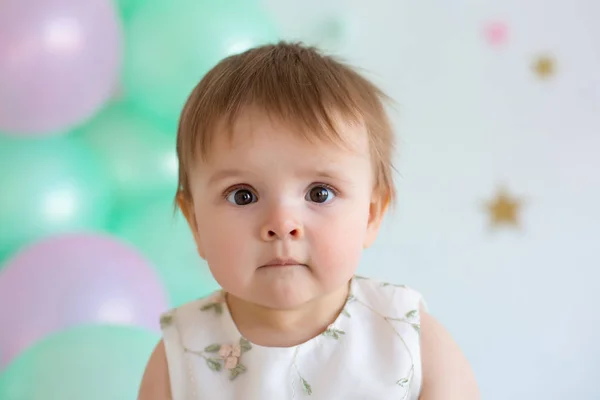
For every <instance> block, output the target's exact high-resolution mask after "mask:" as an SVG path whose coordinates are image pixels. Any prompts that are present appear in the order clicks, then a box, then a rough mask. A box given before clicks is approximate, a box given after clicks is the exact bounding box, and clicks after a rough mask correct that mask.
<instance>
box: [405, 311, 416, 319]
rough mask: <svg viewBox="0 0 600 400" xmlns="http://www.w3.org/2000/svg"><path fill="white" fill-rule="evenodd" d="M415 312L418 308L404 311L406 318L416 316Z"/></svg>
mask: <svg viewBox="0 0 600 400" xmlns="http://www.w3.org/2000/svg"><path fill="white" fill-rule="evenodd" d="M417 312H418V310H410V311H409V312H407V313H406V318H408V319H410V318H414V317H416V316H417Z"/></svg>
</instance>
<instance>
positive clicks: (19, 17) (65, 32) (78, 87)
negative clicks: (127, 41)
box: [0, 0, 122, 135]
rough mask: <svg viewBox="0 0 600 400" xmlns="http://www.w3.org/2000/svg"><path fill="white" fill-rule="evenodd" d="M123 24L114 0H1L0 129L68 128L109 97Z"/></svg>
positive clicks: (42, 131)
mask: <svg viewBox="0 0 600 400" xmlns="http://www.w3.org/2000/svg"><path fill="white" fill-rule="evenodd" d="M121 41H122V29H121V27H120V25H119V19H118V18H117V14H116V12H115V9H114V4H113V2H112V0H85V1H81V0H2V1H1V2H0V130H3V131H6V132H13V134H15V135H42V134H44V135H47V134H52V133H56V132H59V131H66V130H67V129H69V128H71V127H72V126H74V125H76V124H78V123H80V122H82V121H84V120H85V119H87V118H88V117H90V116H91V115H92V114H94V113H95V112H96V111H97V110H98V109H99V108H100V107H101V106H102V104H104V103H105V102H106V101H107V100H108V99H109V98H110V96H111V93H112V90H113V88H114V87H115V82H116V81H117V79H118V76H119V73H120V67H121V53H122V49H121V46H122V44H121Z"/></svg>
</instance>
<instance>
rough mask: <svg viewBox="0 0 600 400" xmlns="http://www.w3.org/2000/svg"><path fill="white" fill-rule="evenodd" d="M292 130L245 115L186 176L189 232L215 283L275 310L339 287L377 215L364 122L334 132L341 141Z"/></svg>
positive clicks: (372, 234) (354, 265) (377, 220)
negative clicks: (317, 138) (189, 201)
mask: <svg viewBox="0 0 600 400" xmlns="http://www.w3.org/2000/svg"><path fill="white" fill-rule="evenodd" d="M292 129H293V128H292V127H290V126H287V125H285V124H282V123H278V122H277V121H274V120H271V119H269V118H268V117H266V116H265V115H263V114H261V113H258V112H250V111H247V112H246V113H244V114H243V115H242V116H241V117H240V118H239V119H238V121H237V123H236V125H235V127H234V133H233V140H232V141H231V142H230V141H229V140H227V135H225V134H223V135H220V136H219V137H218V138H217V139H215V141H214V142H213V143H212V144H211V149H210V157H209V160H208V161H207V162H198V164H197V165H195V168H193V169H192V171H191V174H190V175H191V182H190V185H191V191H192V197H193V205H192V207H193V212H194V214H195V215H192V219H193V222H194V221H195V223H196V226H195V227H194V226H193V225H194V223H193V222H192V229H194V230H195V237H196V241H197V244H198V249H199V251H200V253H201V255H202V256H203V257H204V258H205V259H206V260H207V262H208V264H209V266H210V269H211V271H212V273H213V275H214V277H215V279H216V280H217V282H219V284H220V285H221V286H222V287H223V288H224V289H225V290H226V291H227V292H229V293H231V294H232V295H234V296H236V297H239V298H241V299H243V300H246V301H249V302H253V303H255V304H260V305H262V306H265V307H271V308H278V309H285V308H291V307H295V306H297V305H300V304H302V303H304V302H307V301H310V300H312V299H316V298H317V297H319V296H322V295H325V294H328V293H331V292H333V291H334V290H337V289H339V288H340V287H341V286H342V285H344V284H346V283H347V281H348V280H349V279H350V278H351V276H352V275H353V274H354V272H355V270H356V268H357V266H358V263H359V258H360V255H361V252H362V249H363V248H364V247H365V246H366V245H368V244H370V242H371V241H372V240H373V239H374V237H375V235H376V233H377V229H378V227H379V223H380V219H381V213H379V212H377V211H378V208H380V207H381V204H380V202H379V201H378V199H377V198H376V197H374V196H373V182H374V180H373V175H374V174H373V167H372V163H371V159H370V155H369V145H368V138H367V134H366V132H365V130H364V127H362V126H345V127H342V128H341V132H342V134H343V136H344V138H345V140H346V142H347V144H348V145H347V146H340V145H335V144H327V143H310V142H309V141H307V140H306V139H303V138H302V136H301V135H300V134H298V133H297V132H294V131H292ZM281 264H284V265H281Z"/></svg>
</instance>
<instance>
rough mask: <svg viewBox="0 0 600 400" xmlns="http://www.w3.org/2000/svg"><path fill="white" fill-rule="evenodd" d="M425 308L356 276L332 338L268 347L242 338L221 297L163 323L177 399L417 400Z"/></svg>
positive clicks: (406, 293) (398, 289)
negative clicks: (421, 316) (421, 330)
mask: <svg viewBox="0 0 600 400" xmlns="http://www.w3.org/2000/svg"><path fill="white" fill-rule="evenodd" d="M421 307H423V308H424V307H425V305H424V303H423V300H422V297H421V295H420V294H419V293H418V292H416V291H414V290H413V289H411V288H408V287H406V286H404V285H393V284H389V283H385V282H379V281H375V280H371V279H367V278H363V277H359V276H355V277H354V278H353V279H352V282H351V283H350V292H349V295H348V299H347V301H346V304H345V307H344V309H343V311H342V312H341V313H340V315H339V316H338V317H337V319H336V320H335V322H334V323H332V324H331V325H329V327H328V328H327V329H326V330H325V332H323V333H322V334H320V335H318V336H317V337H315V338H313V339H310V340H308V341H307V342H305V343H302V344H300V345H297V346H294V347H263V346H259V345H255V344H253V343H250V342H249V341H248V340H246V339H245V338H244V337H242V336H241V334H240V332H239V331H238V329H237V327H236V325H235V323H234V321H233V320H232V318H231V315H230V313H229V310H228V308H227V304H226V302H225V301H224V295H223V292H222V291H218V292H215V293H213V294H212V295H210V296H208V297H206V298H203V299H199V300H196V301H192V302H190V303H187V304H185V305H183V306H181V307H178V308H176V309H174V310H171V311H169V312H167V313H165V314H163V315H162V316H161V327H162V331H163V341H164V345H165V350H166V355H167V363H168V370H169V376H170V380H171V393H172V399H173V400H199V399H211V400H212V399H222V400H228V399H244V400H245V399H247V400H271V399H276V400H285V399H310V400H314V399H327V400H331V399H344V400H350V399H378V400H379V399H386V400H387V399H398V400H399V399H404V400H417V399H418V397H419V393H420V390H421V349H420V338H419V336H420V308H421Z"/></svg>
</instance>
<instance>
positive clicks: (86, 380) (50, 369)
mask: <svg viewBox="0 0 600 400" xmlns="http://www.w3.org/2000/svg"><path fill="white" fill-rule="evenodd" d="M16 328H17V327H13V328H12V329H16ZM159 339H160V338H159V335H158V334H157V333H150V332H147V331H144V330H142V329H140V328H133V327H117V326H84V327H78V328H74V329H70V330H67V331H63V332H59V333H57V334H54V335H51V336H49V337H47V338H46V339H45V340H43V341H41V342H40V343H38V344H37V345H35V346H34V347H32V348H30V349H28V350H26V351H25V352H24V353H22V354H21V355H20V356H19V357H17V358H16V359H15V360H14V361H13V362H12V363H11V364H9V366H8V368H7V369H6V370H5V371H4V372H3V373H2V374H1V375H0V399H2V400H24V399H27V400H84V399H85V400H107V399H110V400H131V399H136V398H137V393H138V388H139V385H140V381H141V378H142V375H143V372H144V368H145V365H146V363H147V361H148V358H149V357H150V354H151V353H152V350H153V348H154V346H156V343H157V342H158V340H159Z"/></svg>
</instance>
